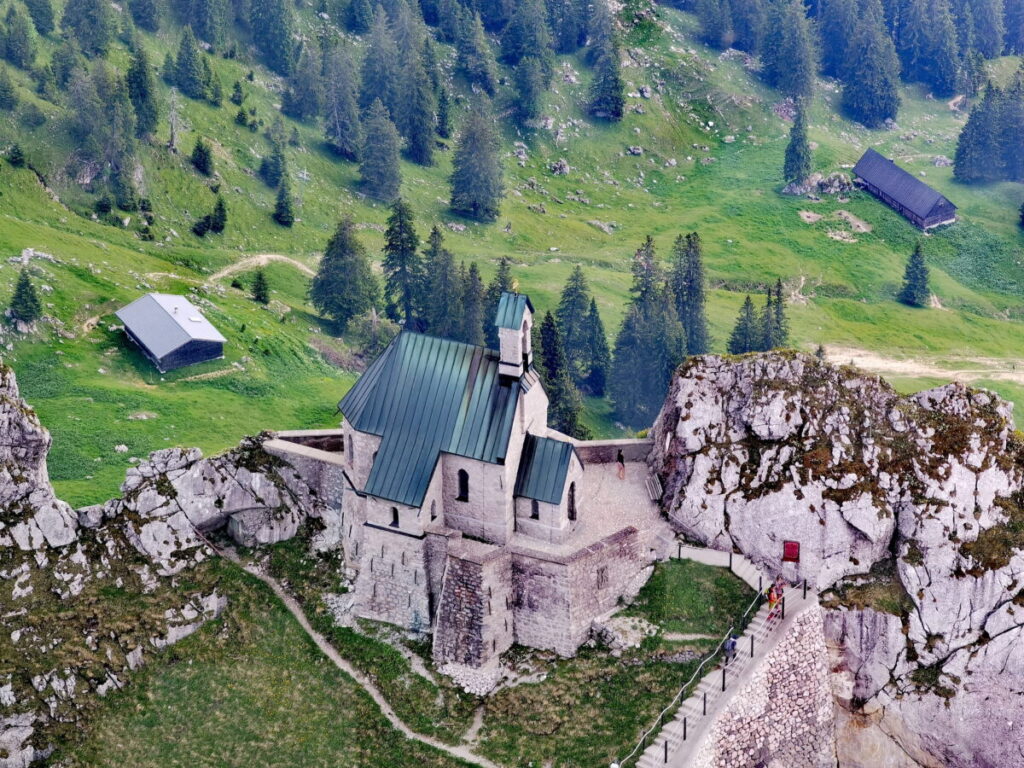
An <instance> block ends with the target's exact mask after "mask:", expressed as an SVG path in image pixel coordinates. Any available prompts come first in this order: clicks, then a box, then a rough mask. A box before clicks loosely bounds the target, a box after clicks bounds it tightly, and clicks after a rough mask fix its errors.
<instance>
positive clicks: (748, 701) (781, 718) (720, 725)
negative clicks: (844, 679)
mask: <svg viewBox="0 0 1024 768" xmlns="http://www.w3.org/2000/svg"><path fill="white" fill-rule="evenodd" d="M827 662H828V652H827V650H826V648H825V636H824V632H823V631H822V615H821V609H820V608H819V607H818V606H816V605H815V606H813V607H811V608H808V609H807V610H806V611H805V612H804V613H802V614H801V615H800V616H798V617H797V618H796V619H795V620H794V621H793V624H792V625H791V626H790V628H789V631H788V632H787V633H786V635H785V636H784V637H782V638H780V639H779V642H778V645H776V647H775V648H774V649H772V651H771V652H770V653H769V654H768V655H767V656H766V657H765V658H764V660H762V662H761V664H760V666H759V667H758V668H757V669H756V670H755V671H754V673H753V676H752V678H751V679H750V680H749V682H748V683H747V684H746V685H745V686H744V687H743V689H742V690H740V691H738V692H736V694H735V695H734V696H733V697H732V699H731V701H729V703H728V705H727V706H726V708H725V709H724V710H723V711H722V712H721V714H719V716H718V718H717V720H716V721H715V723H714V725H712V726H711V732H710V733H709V734H708V736H707V740H706V741H705V742H704V744H703V745H701V747H700V750H699V751H698V752H697V755H696V756H695V757H694V759H693V761H692V763H691V764H690V765H691V768H740V767H741V766H742V767H743V768H748V767H749V768H757V767H761V768H834V766H835V765H836V757H835V710H834V707H833V702H832V695H831V689H830V687H829V678H828V663H827Z"/></svg>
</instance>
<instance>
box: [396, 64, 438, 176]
mask: <svg viewBox="0 0 1024 768" xmlns="http://www.w3.org/2000/svg"><path fill="white" fill-rule="evenodd" d="M402 83H403V87H402V92H403V94H404V102H405V104H404V109H403V110H402V112H401V115H402V125H401V128H400V130H401V133H402V135H403V136H404V137H405V154H406V156H407V157H408V158H409V159H410V160H411V161H412V162H414V163H416V164H417V165H433V163H434V111H435V109H436V104H435V101H434V91H433V88H432V87H431V84H430V78H429V77H428V76H427V71H426V69H425V68H424V66H423V62H422V61H421V59H420V56H419V55H416V54H410V55H409V56H407V57H406V61H405V63H404V64H403V68H402Z"/></svg>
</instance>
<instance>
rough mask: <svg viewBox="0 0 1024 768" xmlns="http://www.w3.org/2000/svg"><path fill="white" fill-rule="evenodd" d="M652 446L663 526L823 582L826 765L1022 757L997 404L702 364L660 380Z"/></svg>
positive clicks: (758, 365) (789, 366)
mask: <svg viewBox="0 0 1024 768" xmlns="http://www.w3.org/2000/svg"><path fill="white" fill-rule="evenodd" d="M653 437H654V442H655V451H654V454H653V455H652V459H651V461H652V462H653V465H654V468H655V470H656V471H657V472H658V473H659V475H660V476H661V478H662V482H663V484H664V487H665V497H664V499H665V501H664V503H665V508H666V512H667V513H668V515H669V518H670V520H671V521H672V522H673V524H674V525H675V526H676V527H677V528H678V529H679V530H680V531H682V532H683V533H685V534H686V535H687V536H689V537H691V538H693V539H695V540H697V541H700V542H703V543H705V544H707V545H709V546H712V547H716V548H719V549H729V548H732V547H735V548H737V549H738V550H740V551H742V552H743V553H745V554H746V555H747V556H748V557H750V558H751V559H752V560H754V561H755V562H757V563H758V564H760V565H761V566H763V567H764V568H766V569H767V570H768V571H770V572H772V573H781V574H783V575H784V576H785V577H786V578H788V579H789V580H791V581H794V582H798V581H802V580H803V579H807V580H808V583H809V585H811V586H812V587H813V588H816V589H818V590H820V591H822V603H823V606H824V607H825V608H826V610H825V611H824V612H823V616H824V619H823V621H824V630H825V637H826V641H827V642H828V644H829V646H830V649H831V651H830V652H831V654H832V656H833V659H832V674H831V682H832V686H833V689H834V695H835V701H836V705H837V707H838V708H839V715H840V717H839V719H840V722H841V723H842V725H841V727H840V728H839V731H838V733H837V757H838V760H839V764H840V765H842V766H850V767H851V768H860V767H861V766H863V768H868V766H871V768H879V767H884V766H893V767H895V766H900V767H903V766H952V767H953V768H959V767H960V766H962V767H963V768H968V766H970V767H971V768H985V767H986V766H993V768H994V767H995V766H1000V768H1006V767H1007V766H1024V739H1022V738H1021V735H1020V734H1021V728H1022V727H1024V508H1022V506H1021V504H1022V500H1024V449H1022V441H1021V439H1020V437H1019V435H1018V434H1017V433H1015V431H1014V425H1013V421H1012V416H1011V407H1010V406H1009V404H1007V403H1006V402H1004V401H1002V400H1000V399H999V398H998V397H996V396H995V395H992V394H990V393H987V392H983V391H978V390H971V389H968V388H965V387H963V386H960V385H955V384H954V385H949V386H946V387H942V388H939V389H935V390H931V391H928V392H923V393H920V394H918V395H914V396H912V397H901V396H900V395H898V394H897V393H896V392H894V391H893V390H892V389H891V388H890V387H889V386H888V385H887V384H885V383H884V382H882V381H881V380H879V379H877V378H875V377H870V376H867V375H865V374H862V373H860V372H858V371H855V370H852V369H846V368H835V367H832V366H828V365H826V364H824V363H821V362H820V361H818V360H816V359H814V358H811V357H807V356H803V355H798V354H792V353H774V354H768V355H761V356H754V357H744V358H738V359H731V358H720V357H713V356H708V357H704V358H697V359H694V360H692V361H690V362H688V363H687V364H686V365H685V366H683V367H682V368H681V369H680V371H679V372H678V374H677V375H676V376H675V378H674V379H673V382H672V385H671V388H670V392H669V394H668V398H667V400H666V403H665V406H664V408H663V410H662V412H661V414H660V416H659V418H658V421H657V423H656V424H655V426H654V429H653ZM784 541H794V542H799V544H800V560H799V562H798V563H794V562H785V561H784V560H783V542H784Z"/></svg>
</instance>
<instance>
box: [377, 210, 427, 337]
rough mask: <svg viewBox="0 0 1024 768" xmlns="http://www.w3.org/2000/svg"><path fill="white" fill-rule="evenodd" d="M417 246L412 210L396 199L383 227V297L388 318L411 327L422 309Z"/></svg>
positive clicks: (417, 236) (420, 272) (421, 275)
mask: <svg viewBox="0 0 1024 768" xmlns="http://www.w3.org/2000/svg"><path fill="white" fill-rule="evenodd" d="M419 247H420V238H419V235H418V234H416V224H415V221H414V220H413V215H412V209H411V208H410V207H409V204H408V203H406V202H405V201H404V200H402V198H398V199H396V200H395V202H394V203H392V204H391V215H390V216H388V226H387V229H385V230H384V261H383V268H384V298H385V301H386V306H387V310H388V315H389V316H390V317H391V319H392V320H399V319H400V320H403V321H404V322H405V327H406V328H408V329H410V330H415V329H416V328H417V327H418V324H417V317H418V315H419V312H420V310H421V307H420V306H419V304H420V298H421V292H420V291H421V286H422V285H423V279H424V275H423V261H422V259H421V257H420V252H419Z"/></svg>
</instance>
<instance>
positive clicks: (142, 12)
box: [43, 0, 160, 32]
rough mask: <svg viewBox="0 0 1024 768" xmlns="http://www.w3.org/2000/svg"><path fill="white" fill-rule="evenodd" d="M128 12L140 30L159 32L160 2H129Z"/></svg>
mask: <svg viewBox="0 0 1024 768" xmlns="http://www.w3.org/2000/svg"><path fill="white" fill-rule="evenodd" d="M43 1H44V2H45V1H46V0H43ZM128 11H129V12H130V13H131V15H132V20H133V21H134V22H135V24H136V25H137V26H138V27H139V28H140V29H144V30H146V31H147V32H157V31H159V29H160V4H159V2H158V0H128Z"/></svg>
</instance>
